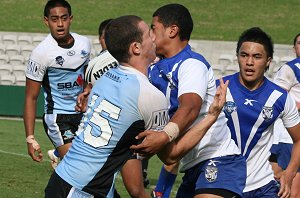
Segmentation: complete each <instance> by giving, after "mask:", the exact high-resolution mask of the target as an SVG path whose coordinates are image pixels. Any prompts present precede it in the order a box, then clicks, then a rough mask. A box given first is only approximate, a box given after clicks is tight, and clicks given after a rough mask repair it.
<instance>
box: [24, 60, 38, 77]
mask: <svg viewBox="0 0 300 198" xmlns="http://www.w3.org/2000/svg"><path fill="white" fill-rule="evenodd" d="M40 66H41V65H40V64H38V63H37V62H35V61H33V60H31V59H29V60H28V67H27V73H29V74H30V75H32V76H34V77H37V76H38V75H39V72H38V71H39V68H40Z"/></svg>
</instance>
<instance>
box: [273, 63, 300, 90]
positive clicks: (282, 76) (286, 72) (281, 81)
mask: <svg viewBox="0 0 300 198" xmlns="http://www.w3.org/2000/svg"><path fill="white" fill-rule="evenodd" d="M295 80H296V76H295V73H294V71H293V70H292V68H291V67H289V66H288V65H286V64H285V65H283V66H282V67H281V68H280V69H279V70H278V71H277V73H276V75H275V77H274V83H276V84H277V85H279V86H280V87H282V88H283V89H285V90H287V91H290V89H291V88H292V87H293V86H294V85H295V83H297V82H295Z"/></svg>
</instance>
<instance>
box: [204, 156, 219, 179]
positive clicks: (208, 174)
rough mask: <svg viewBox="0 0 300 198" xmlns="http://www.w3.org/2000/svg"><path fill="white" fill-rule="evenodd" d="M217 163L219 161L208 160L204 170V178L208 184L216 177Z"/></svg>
mask: <svg viewBox="0 0 300 198" xmlns="http://www.w3.org/2000/svg"><path fill="white" fill-rule="evenodd" d="M217 162H219V161H215V160H210V161H209V163H208V164H207V166H206V168H205V178H206V180H207V181H208V182H214V181H215V180H216V179H217V177H218V168H217V165H216V163H217Z"/></svg>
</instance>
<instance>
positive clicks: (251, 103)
mask: <svg viewBox="0 0 300 198" xmlns="http://www.w3.org/2000/svg"><path fill="white" fill-rule="evenodd" d="M253 102H257V100H251V99H247V98H246V99H245V102H244V105H250V106H253Z"/></svg>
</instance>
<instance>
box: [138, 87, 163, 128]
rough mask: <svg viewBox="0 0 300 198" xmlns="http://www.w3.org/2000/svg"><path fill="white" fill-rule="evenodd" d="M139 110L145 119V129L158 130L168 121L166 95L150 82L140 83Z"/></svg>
mask: <svg viewBox="0 0 300 198" xmlns="http://www.w3.org/2000/svg"><path fill="white" fill-rule="evenodd" d="M140 89H141V94H140V98H139V110H140V113H141V115H142V118H143V120H144V121H145V129H146V130H156V131H160V130H162V129H163V127H164V126H165V125H166V124H167V123H168V121H169V114H168V103H167V99H166V97H165V96H164V95H163V93H162V92H160V91H159V90H158V89H157V88H155V87H154V86H153V85H151V84H150V83H147V86H143V85H141V87H140Z"/></svg>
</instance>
